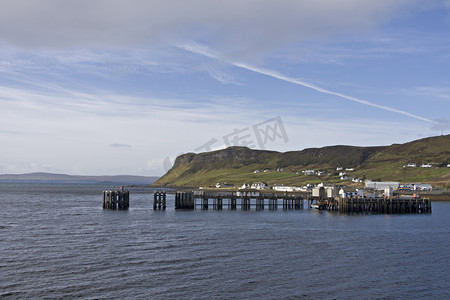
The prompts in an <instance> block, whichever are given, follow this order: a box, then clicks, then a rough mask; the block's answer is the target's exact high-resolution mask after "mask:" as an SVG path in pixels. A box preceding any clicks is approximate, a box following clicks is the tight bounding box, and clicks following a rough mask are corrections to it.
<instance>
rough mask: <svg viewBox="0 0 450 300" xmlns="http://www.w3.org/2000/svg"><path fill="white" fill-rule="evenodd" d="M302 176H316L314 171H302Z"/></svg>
mask: <svg viewBox="0 0 450 300" xmlns="http://www.w3.org/2000/svg"><path fill="white" fill-rule="evenodd" d="M302 173H303V174H305V175H308V176H313V175H316V171H315V170H304V171H302Z"/></svg>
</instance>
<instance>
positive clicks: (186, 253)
mask: <svg viewBox="0 0 450 300" xmlns="http://www.w3.org/2000/svg"><path fill="white" fill-rule="evenodd" d="M117 188H118V186H111V185H106V184H104V185H93V184H91V185H80V184H70V185H68V184H25V183H21V184H11V183H9V184H0V298H1V299H62V298H66V299H73V298H79V299H450V284H449V282H450V263H449V262H450V203H445V202H433V203H432V213H431V214H409V215H378V214H373V215H370V214H369V215H367V214H366V215H364V214H353V215H348V214H339V213H336V212H327V211H317V210H311V209H307V208H306V207H305V208H304V209H303V210H286V211H285V210H283V209H282V208H281V209H278V210H276V211H269V210H267V209H266V210H264V211H256V209H254V208H252V209H251V210H249V211H243V210H240V209H239V208H238V209H237V210H235V211H231V210H227V209H226V208H224V209H223V210H221V211H217V210H212V209H210V210H200V209H198V210H193V211H179V210H175V209H174V197H173V195H168V198H167V203H168V206H167V209H166V210H164V211H158V210H153V192H154V190H152V189H141V190H136V191H133V190H132V191H131V194H130V208H129V210H127V211H119V210H104V209H103V208H102V192H103V190H105V189H117Z"/></svg>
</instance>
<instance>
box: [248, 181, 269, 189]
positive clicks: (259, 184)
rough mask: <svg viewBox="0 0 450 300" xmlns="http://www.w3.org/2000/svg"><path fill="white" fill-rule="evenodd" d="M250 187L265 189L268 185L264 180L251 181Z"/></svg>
mask: <svg viewBox="0 0 450 300" xmlns="http://www.w3.org/2000/svg"><path fill="white" fill-rule="evenodd" d="M251 188H252V189H256V190H265V189H268V188H269V186H268V185H267V183H265V182H256V183H252V185H251Z"/></svg>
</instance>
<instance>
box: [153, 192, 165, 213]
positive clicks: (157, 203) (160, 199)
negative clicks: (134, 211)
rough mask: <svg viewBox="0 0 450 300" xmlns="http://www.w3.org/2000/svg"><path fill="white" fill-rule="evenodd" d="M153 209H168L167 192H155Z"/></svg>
mask: <svg viewBox="0 0 450 300" xmlns="http://www.w3.org/2000/svg"><path fill="white" fill-rule="evenodd" d="M153 209H154V210H156V209H159V210H161V209H162V210H164V209H166V193H165V192H161V191H158V192H155V193H154V194H153Z"/></svg>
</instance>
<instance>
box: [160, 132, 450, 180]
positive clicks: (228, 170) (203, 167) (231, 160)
mask: <svg viewBox="0 0 450 300" xmlns="http://www.w3.org/2000/svg"><path fill="white" fill-rule="evenodd" d="M409 163H416V164H417V167H415V168H414V167H404V166H405V165H407V164H409ZM425 163H429V164H432V165H433V167H432V168H421V167H420V165H421V164H425ZM449 163H450V135H446V136H438V137H431V138H425V139H421V140H417V141H413V142H410V143H406V144H401V145H397V144H394V145H391V146H380V147H354V146H330V147H323V148H311V149H305V150H302V151H291V152H286V153H280V152H275V151H263V150H252V149H249V148H245V147H230V148H227V149H224V150H219V151H214V152H206V153H200V154H194V153H188V154H184V155H181V156H179V157H177V159H176V161H175V164H174V166H173V167H172V169H171V170H169V172H167V174H165V175H164V176H163V177H161V178H160V179H159V180H157V181H156V182H155V183H154V185H157V186H161V185H169V186H193V187H195V186H210V185H215V184H216V183H217V182H227V183H232V184H235V185H236V186H241V185H242V184H243V183H245V182H246V183H252V182H260V181H264V182H266V183H268V184H284V185H297V186H298V185H302V184H306V183H316V182H324V181H325V182H334V183H337V182H339V183H342V182H345V181H342V180H341V179H340V177H339V172H338V171H337V170H336V168H337V167H342V168H344V170H343V171H345V169H346V168H353V171H347V173H348V176H349V177H350V178H352V177H353V178H360V179H372V180H395V181H402V182H406V181H412V182H423V183H425V182H428V183H432V184H435V185H438V186H443V187H444V186H447V187H448V186H449V185H450V168H448V167H447V164H449ZM307 169H308V170H309V169H313V170H316V171H319V170H320V171H323V173H324V175H322V176H317V175H313V176H307V175H303V174H302V172H301V171H303V170H307ZM256 170H259V171H260V172H259V173H255V172H254V171H256ZM350 182H351V181H350Z"/></svg>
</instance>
